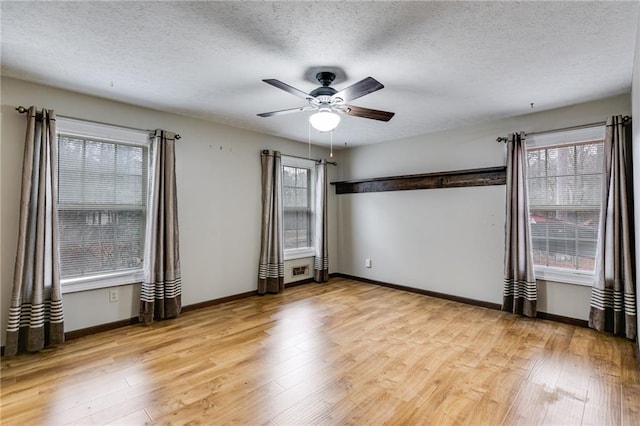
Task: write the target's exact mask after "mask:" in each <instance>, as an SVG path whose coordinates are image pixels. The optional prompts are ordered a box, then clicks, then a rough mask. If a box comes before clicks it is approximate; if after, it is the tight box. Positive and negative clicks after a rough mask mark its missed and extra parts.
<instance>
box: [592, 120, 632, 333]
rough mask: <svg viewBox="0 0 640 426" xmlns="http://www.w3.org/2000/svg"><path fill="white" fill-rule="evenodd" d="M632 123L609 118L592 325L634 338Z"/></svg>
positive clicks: (593, 293) (605, 141) (605, 144)
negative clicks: (626, 123)
mask: <svg viewBox="0 0 640 426" xmlns="http://www.w3.org/2000/svg"><path fill="white" fill-rule="evenodd" d="M630 127H631V125H630V123H629V124H628V125H625V123H624V119H623V118H622V116H614V117H611V118H609V119H608V120H607V129H606V134H605V140H604V148H605V151H604V168H603V185H602V192H603V196H602V197H603V198H602V210H601V212H600V228H599V231H598V248H597V252H596V267H595V282H594V285H593V287H592V290H591V309H590V312H589V326H590V327H592V328H595V329H596V330H599V331H606V332H609V333H613V334H616V335H619V336H625V337H627V338H629V339H634V338H635V337H636V334H637V330H636V327H637V323H636V315H637V313H636V306H635V298H636V288H635V283H634V281H633V277H634V268H635V265H634V253H633V250H634V241H633V235H634V230H633V222H632V217H633V187H632V175H633V173H632V169H631V129H630Z"/></svg>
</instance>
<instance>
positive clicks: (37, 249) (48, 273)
mask: <svg viewBox="0 0 640 426" xmlns="http://www.w3.org/2000/svg"><path fill="white" fill-rule="evenodd" d="M56 148H57V142H56V118H55V113H54V112H53V111H52V110H48V111H47V110H43V111H42V112H41V113H40V112H37V111H36V108H35V107H30V108H29V111H28V116H27V132H26V139H25V147H24V159H23V164H22V195H21V199H20V222H19V226H18V249H17V252H16V263H15V270H14V276H13V292H12V295H11V303H10V306H9V322H8V326H7V341H6V346H5V355H15V354H16V353H18V352H22V351H29V352H34V351H39V350H40V349H42V348H44V347H45V346H48V345H56V344H60V343H63V342H64V320H63V313H62V291H61V288H60V272H59V259H58V216H57V211H56V199H57V196H56V195H57V194H56V191H57V179H58V174H57V162H58V154H57V149H56Z"/></svg>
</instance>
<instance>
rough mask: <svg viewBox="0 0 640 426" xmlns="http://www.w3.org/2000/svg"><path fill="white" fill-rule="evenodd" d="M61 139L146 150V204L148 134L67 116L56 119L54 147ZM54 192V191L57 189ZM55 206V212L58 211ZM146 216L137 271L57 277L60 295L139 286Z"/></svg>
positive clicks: (141, 276)
mask: <svg viewBox="0 0 640 426" xmlns="http://www.w3.org/2000/svg"><path fill="white" fill-rule="evenodd" d="M60 136H71V137H75V138H79V139H83V140H87V139H89V140H91V139H94V140H100V141H104V142H110V143H115V144H119V145H129V146H140V147H145V148H146V149H147V164H146V167H147V188H146V199H147V203H148V201H149V189H150V185H151V180H152V176H151V168H150V160H151V155H152V152H151V135H150V134H149V132H145V131H143V130H136V129H131V128H127V127H119V126H116V125H108V124H102V123H95V122H89V121H84V120H76V119H72V118H66V117H57V119H56V144H58V142H59V137H60ZM56 190H57V188H56ZM59 205H60V203H59V201H58V205H56V211H58V210H60V208H59ZM143 211H144V215H145V226H144V229H145V232H144V235H143V237H142V244H143V249H142V253H143V259H142V264H141V266H140V267H138V268H132V269H126V270H120V271H115V272H107V273H98V274H90V275H85V276H79V277H71V278H62V277H61V278H60V284H61V289H62V293H63V294H65V293H74V292H79V291H86V290H95V289H100V288H107V287H115V286H121V285H128V284H136V283H140V282H142V281H143V280H144V270H145V267H146V262H147V259H148V257H149V256H148V254H149V253H148V245H147V244H146V242H147V236H146V235H147V233H148V224H149V217H148V215H149V209H148V207H145V208H144V210H143Z"/></svg>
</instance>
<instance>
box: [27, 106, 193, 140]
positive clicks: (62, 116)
mask: <svg viewBox="0 0 640 426" xmlns="http://www.w3.org/2000/svg"><path fill="white" fill-rule="evenodd" d="M16 111H18V113H20V114H25V113H27V112H28V111H29V110H28V109H27V108H25V107H23V106H22V105H20V106H19V107H16ZM58 117H60V118H69V119H71V120H78V121H85V122H87V123H95V124H104V125H106V126H114V127H122V128H124V129H130V130H138V131H141V132H149V133H153V132H155V130H149V129H139V128H137V127H129V126H121V125H119V124H111V123H105V122H103V121H95V120H86V119H84V118H76V117H67V116H65V115H58ZM175 138H176V140H179V139H182V136H180V135H179V134H177V133H176V136H175Z"/></svg>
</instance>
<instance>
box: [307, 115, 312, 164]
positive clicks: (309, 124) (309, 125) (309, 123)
mask: <svg viewBox="0 0 640 426" xmlns="http://www.w3.org/2000/svg"><path fill="white" fill-rule="evenodd" d="M307 123H308V127H309V154H308V155H307V159H308V160H311V122H310V121H309V120H307Z"/></svg>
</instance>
